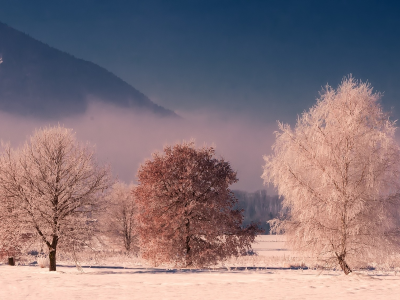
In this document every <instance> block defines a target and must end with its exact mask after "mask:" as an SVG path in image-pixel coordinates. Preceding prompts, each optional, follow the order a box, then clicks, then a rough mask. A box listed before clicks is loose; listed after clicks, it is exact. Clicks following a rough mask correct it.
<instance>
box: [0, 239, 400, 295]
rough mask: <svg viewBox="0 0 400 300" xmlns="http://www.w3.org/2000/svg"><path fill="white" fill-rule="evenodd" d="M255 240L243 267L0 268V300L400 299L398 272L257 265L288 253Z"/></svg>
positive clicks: (280, 246) (275, 243) (278, 241)
mask: <svg viewBox="0 0 400 300" xmlns="http://www.w3.org/2000/svg"><path fill="white" fill-rule="evenodd" d="M259 239H261V241H262V242H261V243H259V244H256V245H255V247H254V248H255V249H256V250H258V252H259V256H258V257H257V259H256V260H251V258H249V260H247V261H246V260H242V261H240V260H237V261H236V263H237V264H239V263H240V262H242V263H243V264H247V265H248V266H247V268H245V267H240V265H236V266H234V265H232V264H231V265H230V268H216V269H212V270H176V269H167V268H150V267H145V266H140V265H137V266H135V265H134V264H131V265H130V266H129V264H127V263H124V264H123V265H124V266H125V267H122V266H118V265H117V264H113V266H109V267H104V266H101V265H96V266H92V267H90V268H89V267H85V268H83V272H80V271H79V270H77V268H75V267H73V266H62V265H61V266H58V267H57V269H58V271H57V272H48V271H47V270H46V269H41V268H39V267H38V266H37V265H35V266H16V267H10V266H6V265H1V266H0V299H13V300H14V299H57V300H64V299H366V300H367V299H396V300H397V299H400V298H399V297H400V274H399V275H398V276H396V275H395V274H394V272H378V271H368V272H367V271H365V272H360V273H354V274H351V275H349V276H345V275H342V273H341V272H339V271H324V272H322V273H321V272H320V271H317V270H301V269H284V268H273V267H271V268H268V267H266V266H260V262H274V260H276V261H282V258H285V257H286V256H290V252H289V251H287V250H285V248H284V241H283V239H282V238H280V237H276V236H275V237H274V236H264V237H259ZM274 239H275V240H274ZM262 258H265V260H262ZM284 261H285V259H284ZM136 264H137V262H136ZM251 264H254V265H255V266H251Z"/></svg>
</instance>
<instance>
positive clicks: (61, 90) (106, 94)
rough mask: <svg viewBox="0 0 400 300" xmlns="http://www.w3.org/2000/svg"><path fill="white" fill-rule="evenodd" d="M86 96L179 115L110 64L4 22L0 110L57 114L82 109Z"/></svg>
mask: <svg viewBox="0 0 400 300" xmlns="http://www.w3.org/2000/svg"><path fill="white" fill-rule="evenodd" d="M88 99H96V100H99V101H104V102H109V103H113V104H115V105H118V106H120V107H126V108H131V109H133V110H144V111H150V112H153V113H155V114H157V115H160V116H177V115H176V114H175V113H174V112H173V111H171V110H168V109H166V108H164V107H162V106H159V105H157V104H155V103H153V102H152V101H151V100H150V99H149V98H147V97H146V96H145V95H144V94H142V93H141V92H139V91H138V90H136V89H135V88H134V87H132V86H131V85H129V84H128V83H126V82H125V81H123V80H122V79H120V78H119V77H117V76H116V75H114V74H113V73H111V72H109V71H107V70H106V69H104V68H102V67H100V66H98V65H96V64H94V63H91V62H89V61H85V60H82V59H78V58H75V57H74V56H72V55H70V54H68V53H65V52H62V51H60V50H57V49H55V48H52V47H50V46H48V45H46V44H44V43H42V42H40V41H38V40H35V39H34V38H32V37H30V36H28V35H27V34H25V33H22V32H20V31H18V30H15V29H13V28H11V27H9V26H7V25H6V24H3V23H0V110H3V111H7V112H11V113H17V114H22V115H33V116H38V117H48V118H54V117H58V116H65V115H69V114H74V113H80V112H84V111H85V109H86V107H87V103H88Z"/></svg>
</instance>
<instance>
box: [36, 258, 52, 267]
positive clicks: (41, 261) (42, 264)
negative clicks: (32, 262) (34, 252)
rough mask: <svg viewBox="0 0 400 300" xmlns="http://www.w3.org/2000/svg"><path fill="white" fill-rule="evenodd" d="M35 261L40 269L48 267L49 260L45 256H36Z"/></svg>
mask: <svg viewBox="0 0 400 300" xmlns="http://www.w3.org/2000/svg"><path fill="white" fill-rule="evenodd" d="M36 260H37V264H38V266H39V267H41V268H46V267H48V266H49V258H48V257H47V256H38V257H37V258H36Z"/></svg>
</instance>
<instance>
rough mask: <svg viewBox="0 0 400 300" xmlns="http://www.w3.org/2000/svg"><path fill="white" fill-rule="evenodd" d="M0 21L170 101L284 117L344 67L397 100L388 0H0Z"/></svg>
mask: <svg viewBox="0 0 400 300" xmlns="http://www.w3.org/2000/svg"><path fill="white" fill-rule="evenodd" d="M0 6H1V10H0V21H3V22H5V23H7V24H8V25H10V26H12V27H14V28H16V29H18V30H21V31H24V32H25V33H28V34H29V35H31V36H32V37H34V38H37V39H39V40H41V41H43V42H46V43H47V44H49V45H51V46H54V47H56V48H59V49H60V50H63V51H66V52H68V53H71V54H73V55H75V56H76V57H79V58H83V59H86V60H90V61H93V62H95V63H97V64H99V65H101V66H103V67H105V68H107V69H109V70H110V71H112V72H113V73H115V74H116V75H118V76H119V77H121V78H122V79H124V80H125V81H127V82H128V83H130V84H132V85H133V86H134V87H136V88H137V89H139V90H140V91H142V92H143V93H145V94H146V95H148V96H149V97H150V98H151V99H153V100H154V101H155V102H157V103H159V104H161V105H164V106H166V107H168V108H171V109H174V110H176V111H178V112H179V111H191V112H193V111H204V110H214V109H215V110H217V111H223V112H225V113H228V114H229V113H240V114H247V115H250V116H251V117H252V118H257V119H260V120H263V121H264V122H268V123H269V122H272V123H274V122H275V121H276V120H277V119H279V120H283V121H285V122H292V121H294V120H295V119H296V115H297V114H300V113H301V112H302V111H304V110H305V109H308V108H309V107H310V106H311V105H313V104H314V103H315V98H316V97H317V96H318V92H319V91H320V90H321V87H322V86H324V85H325V84H327V83H329V84H330V85H332V86H334V87H336V86H337V84H338V83H339V82H340V80H341V79H342V77H343V76H345V75H348V74H349V73H352V74H353V76H354V77H356V78H358V79H361V80H363V81H365V80H368V81H369V82H371V84H372V85H373V86H374V87H375V88H376V90H378V91H381V92H384V97H383V104H384V106H385V108H386V109H390V108H391V107H394V116H395V117H396V118H397V116H398V115H399V112H400V109H399V108H398V107H396V106H397V104H400V101H399V96H400V59H399V53H400V38H399V37H400V4H399V2H396V1H340V0H339V1H256V0H253V1H251V0H247V1H241V0H237V1H234V0H231V1H225V0H213V1H208V0H201V1H194V0H186V1H182V0H171V1H165V0H164V1H152V0H147V1H132V0H131V1H123V0H114V1H101V0H79V1H77V0H69V1H61V0H53V1H43V0H35V1H29V0H13V1H4V0H0Z"/></svg>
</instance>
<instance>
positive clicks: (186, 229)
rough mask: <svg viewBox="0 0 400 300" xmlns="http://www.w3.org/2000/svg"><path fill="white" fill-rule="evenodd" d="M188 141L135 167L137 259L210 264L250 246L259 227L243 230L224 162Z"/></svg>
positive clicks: (233, 176)
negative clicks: (136, 178) (138, 243)
mask: <svg viewBox="0 0 400 300" xmlns="http://www.w3.org/2000/svg"><path fill="white" fill-rule="evenodd" d="M214 154H215V150H214V149H213V148H212V147H203V148H201V149H196V148H195V145H194V143H193V142H190V143H182V144H176V145H174V146H173V147H171V146H166V147H164V153H159V152H156V153H153V155H152V159H151V160H146V161H145V162H144V163H143V164H142V165H141V167H140V168H139V171H138V181H139V185H138V186H137V187H136V188H135V189H134V196H135V199H136V203H137V208H138V233H139V239H140V249H141V254H142V257H143V258H145V259H148V260H150V261H152V262H153V263H154V264H155V265H158V264H160V263H175V264H176V265H178V266H184V267H193V266H207V265H211V264H215V263H216V262H218V261H221V260H224V259H225V258H227V257H230V256H238V255H240V254H243V253H246V251H248V250H249V249H251V243H252V242H253V241H254V238H255V235H256V233H257V232H258V228H257V226H255V225H249V226H248V227H246V228H242V227H241V225H242V220H243V215H242V211H241V210H238V209H234V206H235V204H236V203H237V200H236V198H235V197H234V195H233V193H232V192H231V190H230V189H229V186H230V185H231V184H232V183H234V182H236V181H237V180H238V179H237V177H236V172H234V171H233V170H232V168H231V166H230V164H229V162H227V161H225V160H223V159H217V158H214Z"/></svg>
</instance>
